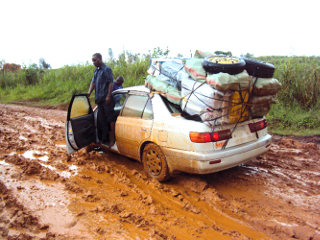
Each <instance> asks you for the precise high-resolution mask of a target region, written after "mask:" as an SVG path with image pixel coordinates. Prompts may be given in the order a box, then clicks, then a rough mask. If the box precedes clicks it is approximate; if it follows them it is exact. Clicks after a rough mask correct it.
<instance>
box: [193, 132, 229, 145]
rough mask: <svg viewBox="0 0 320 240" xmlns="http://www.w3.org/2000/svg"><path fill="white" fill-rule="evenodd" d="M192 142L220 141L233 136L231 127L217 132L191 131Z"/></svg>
mask: <svg viewBox="0 0 320 240" xmlns="http://www.w3.org/2000/svg"><path fill="white" fill-rule="evenodd" d="M189 136H190V140H191V142H195V143H206V142H218V141H222V140H226V139H230V138H232V135H231V131H230V129H227V130H222V131H217V132H212V133H210V132H204V133H200V132H190V133H189Z"/></svg>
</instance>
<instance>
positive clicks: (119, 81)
mask: <svg viewBox="0 0 320 240" xmlns="http://www.w3.org/2000/svg"><path fill="white" fill-rule="evenodd" d="M123 82H124V80H123V77H122V76H119V77H117V79H116V84H117V85H118V86H122V84H123Z"/></svg>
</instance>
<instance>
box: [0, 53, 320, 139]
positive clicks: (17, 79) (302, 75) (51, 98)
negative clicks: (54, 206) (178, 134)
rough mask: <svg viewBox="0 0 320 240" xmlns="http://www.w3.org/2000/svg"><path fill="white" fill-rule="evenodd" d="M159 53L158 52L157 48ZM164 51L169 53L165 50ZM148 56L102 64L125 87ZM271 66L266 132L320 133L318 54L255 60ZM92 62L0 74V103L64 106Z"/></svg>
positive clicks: (140, 75)
mask: <svg viewBox="0 0 320 240" xmlns="http://www.w3.org/2000/svg"><path fill="white" fill-rule="evenodd" d="M158 51H159V50H158ZM166 54H168V52H166ZM150 56H153V57H158V56H157V53H155V52H154V53H153V54H150V55H143V56H141V55H139V54H131V53H128V52H124V53H122V54H121V55H120V56H119V58H118V59H115V60H110V61H109V62H108V63H107V64H108V65H109V66H110V67H111V68H112V70H113V74H114V78H116V77H117V76H120V75H121V76H123V77H124V79H125V82H124V87H127V86H133V85H141V84H144V79H145V77H146V75H147V73H146V71H147V68H148V66H149V62H150ZM258 59H260V60H264V61H267V62H270V63H273V64H274V65H275V67H276V72H275V78H277V79H279V80H280V82H281V83H282V90H281V91H280V92H279V93H278V95H277V102H278V104H276V105H273V106H272V108H271V111H270V113H269V114H268V116H267V120H268V122H269V131H271V132H272V133H275V134H281V135H300V136H301V135H312V134H320V100H319V99H320V57H283V56H266V57H260V58H258ZM94 69H95V68H94V66H92V64H89V63H87V64H85V65H76V66H64V67H62V68H59V69H52V70H45V69H38V68H36V67H35V65H32V66H30V67H29V68H24V69H22V70H20V71H17V72H8V73H4V72H0V102H2V103H20V104H28V105H37V106H54V107H57V106H59V105H64V106H67V104H68V102H69V100H70V98H71V96H72V95H73V94H74V93H86V92H87V91H88V88H89V84H90V81H91V78H92V74H93V72H94Z"/></svg>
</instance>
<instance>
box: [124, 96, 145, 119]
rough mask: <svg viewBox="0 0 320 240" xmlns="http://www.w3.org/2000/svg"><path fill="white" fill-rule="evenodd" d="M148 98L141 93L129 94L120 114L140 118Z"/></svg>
mask: <svg viewBox="0 0 320 240" xmlns="http://www.w3.org/2000/svg"><path fill="white" fill-rule="evenodd" d="M148 99H149V98H148V97H147V96H143V95H129V97H128V99H127V101H126V105H125V106H124V108H123V111H122V114H121V115H122V116H125V117H138V118H141V116H142V112H143V110H144V108H145V106H146V103H147V101H148Z"/></svg>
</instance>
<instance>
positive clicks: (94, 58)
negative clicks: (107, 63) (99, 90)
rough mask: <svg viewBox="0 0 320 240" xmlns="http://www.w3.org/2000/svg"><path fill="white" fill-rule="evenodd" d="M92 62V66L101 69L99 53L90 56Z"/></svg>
mask: <svg viewBox="0 0 320 240" xmlns="http://www.w3.org/2000/svg"><path fill="white" fill-rule="evenodd" d="M92 62H93V65H95V66H96V67H101V66H102V55H101V54H100V53H95V54H93V55H92Z"/></svg>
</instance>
